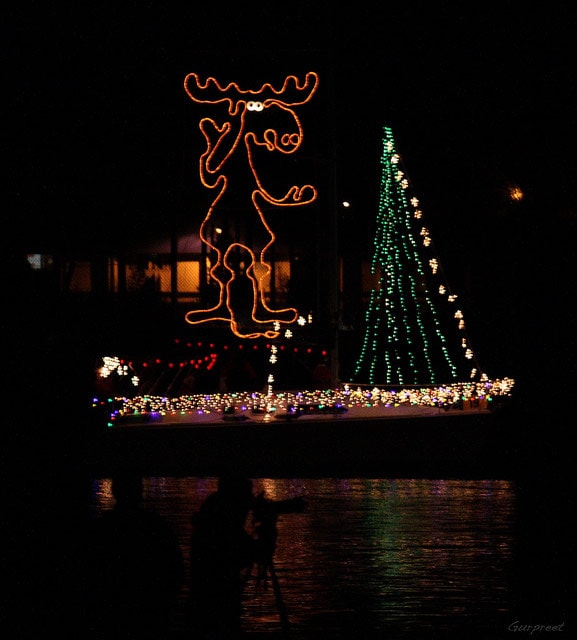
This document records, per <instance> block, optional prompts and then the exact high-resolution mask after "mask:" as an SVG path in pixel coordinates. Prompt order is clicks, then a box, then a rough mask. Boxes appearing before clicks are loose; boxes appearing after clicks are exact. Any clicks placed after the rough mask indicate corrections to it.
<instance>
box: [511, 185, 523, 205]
mask: <svg viewBox="0 0 577 640" xmlns="http://www.w3.org/2000/svg"><path fill="white" fill-rule="evenodd" d="M507 195H508V196H509V200H511V201H512V202H519V201H521V200H523V198H524V197H525V194H524V193H523V191H522V189H521V187H519V185H516V184H512V185H509V186H508V187H507Z"/></svg>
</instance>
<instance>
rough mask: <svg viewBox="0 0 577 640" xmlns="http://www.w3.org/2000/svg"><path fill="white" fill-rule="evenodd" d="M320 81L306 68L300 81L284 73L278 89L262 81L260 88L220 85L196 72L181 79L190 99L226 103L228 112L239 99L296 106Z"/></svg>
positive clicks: (204, 102) (234, 84)
mask: <svg viewBox="0 0 577 640" xmlns="http://www.w3.org/2000/svg"><path fill="white" fill-rule="evenodd" d="M318 83H319V77H318V74H316V73H315V72H314V71H309V72H308V73H307V74H306V75H305V78H304V80H303V82H302V83H299V80H298V78H297V77H296V76H293V75H290V76H287V77H286V78H285V80H284V82H283V85H282V87H281V88H280V89H275V88H274V87H273V86H272V85H271V84H270V83H268V82H267V83H265V84H263V85H262V87H261V88H260V89H241V88H240V87H239V86H238V84H237V83H236V82H231V83H229V84H227V85H226V86H224V87H223V86H221V85H220V84H219V82H218V80H216V79H215V78H213V77H209V78H207V79H206V82H202V81H201V79H200V77H199V75H198V74H197V73H189V74H188V75H187V76H186V77H185V79H184V90H185V91H186V93H187V94H188V96H189V97H190V99H191V100H193V102H198V103H201V104H218V103H220V102H228V105H229V107H228V109H229V112H230V113H231V114H232V113H233V112H235V111H236V109H235V108H234V107H235V105H236V104H237V103H238V102H239V101H242V102H246V101H247V100H254V99H255V98H258V100H259V101H260V102H263V103H266V102H276V103H280V104H283V105H286V106H297V105H301V104H305V103H306V102H308V101H309V100H310V99H311V98H312V96H313V94H314V93H315V91H316V90H317V87H318Z"/></svg>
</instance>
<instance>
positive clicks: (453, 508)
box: [92, 477, 561, 638]
mask: <svg viewBox="0 0 577 640" xmlns="http://www.w3.org/2000/svg"><path fill="white" fill-rule="evenodd" d="M254 485H255V490H256V491H258V490H261V489H264V490H265V491H266V495H267V496H268V497H269V498H270V499H274V500H280V499H284V498H288V497H292V496H295V495H303V496H305V498H306V500H307V508H306V510H305V511H304V513H293V514H284V515H282V516H280V518H279V522H278V527H279V538H278V544H277V549H276V553H275V557H274V563H275V564H274V566H275V569H276V575H277V578H278V584H279V586H280V598H281V600H280V601H279V600H277V599H276V598H275V594H274V590H273V589H272V585H271V583H270V582H269V583H268V584H264V583H262V582H258V581H256V580H255V581H253V582H249V584H248V585H247V588H246V590H245V608H244V618H243V626H244V628H245V629H246V630H247V632H255V633H256V632H263V633H265V632H267V633H280V631H281V630H282V625H281V621H280V616H279V611H280V606H281V605H282V606H286V609H287V611H288V616H289V623H290V630H291V631H292V632H293V633H294V634H301V635H302V636H303V637H304V636H305V635H306V637H311V638H317V637H318V638H323V637H342V638H359V637H391V638H396V637H405V636H407V635H414V634H417V635H416V637H432V636H433V635H435V634H439V633H442V632H449V631H455V630H458V631H460V632H462V633H463V634H465V635H463V637H471V636H475V637H487V638H491V637H499V636H500V635H501V634H503V633H505V632H507V627H508V625H510V624H511V623H513V622H515V620H516V618H518V617H519V614H518V611H517V610H516V608H517V604H516V603H517V601H518V597H519V596H518V582H519V578H518V575H517V573H518V559H516V556H517V555H518V546H519V545H518V540H517V538H518V535H519V521H518V514H517V510H518V496H517V490H516V485H515V483H514V482H513V481H509V480H456V479H455V480H436V479H430V480H429V479H418V480H411V479H400V480H395V479H367V478H358V479H332V478H322V479H318V478H317V479H308V478H297V479H255V480H254ZM215 487H216V478H198V477H147V478H145V504H146V505H147V506H148V507H150V508H152V509H154V510H156V511H158V512H159V513H161V514H163V515H165V516H166V517H167V518H168V519H169V520H170V522H171V523H172V525H173V527H174V529H175V531H176V532H177V535H178V537H179V540H180V543H181V546H182V551H183V553H184V555H185V560H186V561H188V541H189V536H190V533H191V517H192V515H193V513H194V511H195V510H196V509H197V508H198V507H199V505H200V504H201V502H202V501H203V500H204V499H205V498H206V497H207V495H208V494H209V493H210V492H212V491H213V490H214V489H215ZM92 495H93V508H94V510H95V511H97V512H98V511H100V510H103V509H107V508H110V507H111V506H112V505H113V498H112V496H111V493H110V480H109V479H107V478H103V479H98V480H94V482H93V494H92ZM185 601H186V588H185V589H184V590H183V592H182V609H184V603H185ZM535 622H539V621H538V620H536V621H535ZM542 622H543V623H545V622H548V623H550V624H553V623H556V622H561V621H560V620H544V621H542ZM420 634H422V635H420Z"/></svg>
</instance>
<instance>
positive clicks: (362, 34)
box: [2, 1, 577, 373]
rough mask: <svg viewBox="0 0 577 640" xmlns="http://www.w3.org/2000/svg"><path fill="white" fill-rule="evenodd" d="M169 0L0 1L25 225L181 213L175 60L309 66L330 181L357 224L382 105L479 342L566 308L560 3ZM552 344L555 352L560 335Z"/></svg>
mask: <svg viewBox="0 0 577 640" xmlns="http://www.w3.org/2000/svg"><path fill="white" fill-rule="evenodd" d="M180 4H181V3H168V2H165V3H161V2H154V1H150V2H118V3H116V2H92V3H82V4H81V6H75V7H74V8H71V7H70V6H66V5H67V3H60V5H58V6H54V4H53V3H50V4H48V3H40V2H22V3H19V4H18V5H17V8H12V9H8V10H6V9H5V10H4V13H5V19H4V20H3V21H2V22H3V27H4V30H5V33H4V35H3V37H2V40H3V44H4V49H5V50H4V62H3V70H4V73H5V80H4V88H5V95H6V98H7V103H8V113H7V116H6V117H5V120H4V138H5V144H4V145H3V146H4V150H5V152H7V157H8V168H7V169H5V176H6V177H7V190H6V193H7V195H8V211H9V216H10V220H11V221H12V222H13V226H12V230H11V232H10V233H11V234H13V235H14V237H15V238H16V242H18V241H20V242H22V243H24V245H25V246H27V248H30V247H31V246H32V245H36V244H39V243H42V242H43V241H46V240H48V241H49V242H51V243H54V244H58V245H59V246H64V247H69V246H75V245H77V244H78V242H83V243H86V245H87V246H88V245H89V244H90V243H91V242H93V241H96V242H97V243H98V242H99V241H105V242H109V241H110V239H111V238H114V237H115V236H118V235H119V234H120V235H122V234H125V235H126V234H131V233H142V232H143V231H142V230H144V233H148V234H152V235H155V234H157V229H159V232H161V231H162V229H163V228H164V229H165V228H166V227H167V225H168V224H169V220H170V219H171V216H172V215H174V213H173V212H176V215H177V217H179V216H180V219H182V217H185V216H186V215H187V212H188V210H189V207H190V206H191V205H190V203H191V201H193V200H194V194H195V193H197V191H195V189H197V187H198V185H197V179H198V174H197V156H198V148H196V149H195V148H194V144H199V143H200V139H199V137H198V129H197V122H198V117H196V114H195V117H196V119H193V118H192V117H191V116H192V115H193V111H192V110H191V105H190V103H189V100H188V98H187V97H186V95H185V94H184V92H183V89H182V82H183V79H184V76H185V75H186V74H187V73H189V72H191V71H196V72H198V73H199V74H201V75H209V74H210V75H214V76H216V77H218V78H219V80H221V82H229V81H238V82H243V81H246V82H247V83H250V84H254V85H256V86H258V85H260V84H261V83H263V82H266V81H270V82H272V83H274V82H275V81H279V80H282V79H284V76H285V75H286V74H296V75H299V74H300V75H302V74H304V72H306V71H309V70H315V71H318V72H319V74H320V76H321V85H320V88H319V93H318V102H317V103H314V104H311V107H310V110H309V111H308V112H307V113H306V114H305V115H306V118H305V121H304V124H305V137H306V139H307V140H308V139H309V138H308V136H312V140H313V143H312V144H313V145H317V146H316V151H315V153H319V154H320V155H321V156H322V154H323V153H326V141H327V140H328V139H331V129H330V126H331V125H330V123H331V121H333V122H334V123H335V127H336V129H337V131H338V135H336V136H335V137H334V138H332V139H334V140H335V145H336V147H335V149H336V159H337V171H338V173H337V177H338V183H337V185H338V192H339V196H343V197H346V198H348V199H350V200H351V201H352V202H353V203H354V206H355V215H357V214H358V215H359V219H362V220H364V224H365V225H366V227H367V237H369V234H370V229H371V225H372V224H373V222H374V217H375V214H376V203H377V195H378V177H379V166H378V160H379V155H380V130H381V127H382V125H389V126H391V127H392V128H393V131H394V133H395V135H396V138H397V142H398V145H399V150H400V152H401V155H402V156H403V159H404V163H405V168H406V169H407V172H408V175H409V178H410V180H411V182H412V185H413V187H414V189H415V192H416V194H417V195H418V197H419V199H420V200H421V204H422V206H423V210H424V212H425V215H426V216H427V220H428V222H429V226H430V228H431V231H432V234H433V239H434V240H435V241H436V244H437V245H438V247H439V253H440V257H441V260H442V261H443V260H444V262H445V268H446V269H448V272H449V276H450V277H451V276H454V277H455V278H456V280H457V282H456V285H457V290H458V289H459V287H461V286H463V287H467V288H469V289H470V291H472V292H474V295H475V297H476V304H477V305H478V308H483V309H484V312H485V309H486V310H487V311H488V313H487V315H484V316H483V317H484V318H486V319H484V320H479V323H480V324H481V327H480V328H481V329H483V330H485V329H486V331H487V332H488V334H489V335H490V337H491V339H490V340H489V342H491V343H495V344H499V343H502V342H506V343H507V344H508V343H509V341H510V335H511V334H512V333H514V331H513V330H512V327H513V325H514V323H516V322H519V321H522V322H523V323H524V324H525V325H528V326H534V327H535V335H537V334H538V333H539V332H540V329H539V328H541V329H542V328H543V326H549V325H548V324H546V325H544V323H551V324H554V323H555V322H558V321H559V314H560V313H561V314H564V313H566V314H567V316H566V317H565V316H563V318H564V320H563V321H565V320H568V321H569V322H573V320H572V316H570V315H569V314H568V312H566V311H565V309H567V300H568V292H569V291H570V289H569V287H572V286H573V282H574V276H575V255H574V251H573V245H572V241H573V236H574V233H575V226H576V223H577V213H576V206H575V193H574V189H573V181H574V176H575V174H576V164H577V162H576V160H575V155H574V149H575V143H576V142H577V135H576V133H577V132H576V113H577V112H576V106H577V101H576V98H575V95H576V92H575V91H574V88H575V87H574V77H575V75H574V62H575V56H574V31H575V19H574V17H573V12H572V10H571V8H569V7H563V6H557V7H556V8H555V11H554V13H553V12H552V13H547V12H544V11H543V10H542V8H541V7H538V6H532V7H530V6H528V5H520V4H519V3H512V2H500V3H498V4H496V5H495V8H491V7H487V6H485V5H483V6H482V7H481V6H480V5H468V4H464V5H458V4H455V3H435V6H434V7H429V8H427V9H425V10H423V9H422V7H420V8H419V4H426V3H410V2H409V3H406V2H405V3H398V6H397V5H395V6H392V7H389V6H388V5H387V8H386V9H381V10H380V11H379V12H378V14H376V13H375V10H374V6H375V5H374V3H363V2H356V3H345V4H343V3H338V4H334V3H329V2H326V3H321V5H320V6H319V3H299V2H296V3H292V4H286V5H282V8H280V7H281V5H278V4H276V3H263V5H261V4H260V3H252V4H243V5H242V6H239V7H234V6H227V7H226V8H224V7H221V6H220V5H218V4H217V3H212V4H211V3H208V5H207V6H206V7H204V6H203V7H202V8H199V7H200V6H201V5H199V4H198V3H189V5H190V6H189V8H184V9H183V8H181V6H180ZM311 4H314V6H312V7H311V6H309V5H311ZM15 6H16V5H15ZM383 6H384V5H383ZM446 6H451V9H449V8H445V7H446ZM415 7H417V8H415ZM315 105H316V106H315ZM315 109H316V111H315ZM303 117H304V116H303ZM510 183H516V184H519V185H520V187H521V188H522V189H523V191H524V192H525V194H526V197H525V200H524V201H523V202H522V203H521V204H520V205H518V206H515V205H513V204H512V203H510V202H508V201H507V199H506V197H505V186H506V185H507V184H510ZM533 280H536V283H537V287H538V290H539V291H541V296H540V297H536V296H535V293H534V291H535V289H534V288H533V284H532V282H533ZM543 292H546V293H543ZM570 296H571V294H569V298H570ZM551 309H555V313H556V314H557V320H553V319H551V318H552V317H553V316H552V315H551ZM504 312H505V313H506V317H504V316H503V315H502V314H503V313H504ZM507 314H508V315H507ZM497 338H499V340H497ZM519 346H520V345H519ZM554 350H555V351H557V350H558V351H559V352H563V353H565V352H566V349H565V345H564V344H562V343H561V340H560V339H559V342H558V344H555V345H554ZM502 354H503V355H502V357H503V358H505V359H506V358H507V357H508V355H509V354H508V352H507V348H506V349H505V350H504V351H503V352H502ZM543 358H546V356H543ZM512 373H515V372H512Z"/></svg>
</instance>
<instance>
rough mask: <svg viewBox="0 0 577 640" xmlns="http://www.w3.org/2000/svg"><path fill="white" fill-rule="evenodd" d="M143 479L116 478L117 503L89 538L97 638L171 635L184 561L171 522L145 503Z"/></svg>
mask: <svg viewBox="0 0 577 640" xmlns="http://www.w3.org/2000/svg"><path fill="white" fill-rule="evenodd" d="M142 490H143V483H142V478H141V477H140V476H139V475H135V474H131V473H126V474H119V475H117V476H115V477H114V478H113V480H112V493H113V495H114V498H115V501H116V502H115V506H114V507H113V508H112V509H111V510H109V511H107V512H105V513H103V514H102V515H101V516H100V517H99V518H97V519H96V521H95V522H94V527H93V529H92V535H91V536H90V544H91V549H89V553H90V557H91V565H90V573H91V587H90V592H89V613H90V622H91V626H92V628H93V631H94V632H95V633H96V637H104V638H109V637H121V638H139V639H141V638H153V637H154V638H158V637H167V633H168V630H169V628H170V625H171V622H172V616H173V614H174V608H175V605H176V602H177V599H178V595H179V593H180V590H181V588H182V583H183V579H184V560H183V555H182V552H181V549H180V546H179V544H178V539H177V537H176V535H175V533H174V531H173V529H172V527H171V525H170V524H169V522H168V521H167V520H166V519H165V518H164V517H163V516H161V515H160V514H158V513H155V512H154V511H151V510H148V509H145V508H144V507H143V506H142Z"/></svg>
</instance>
